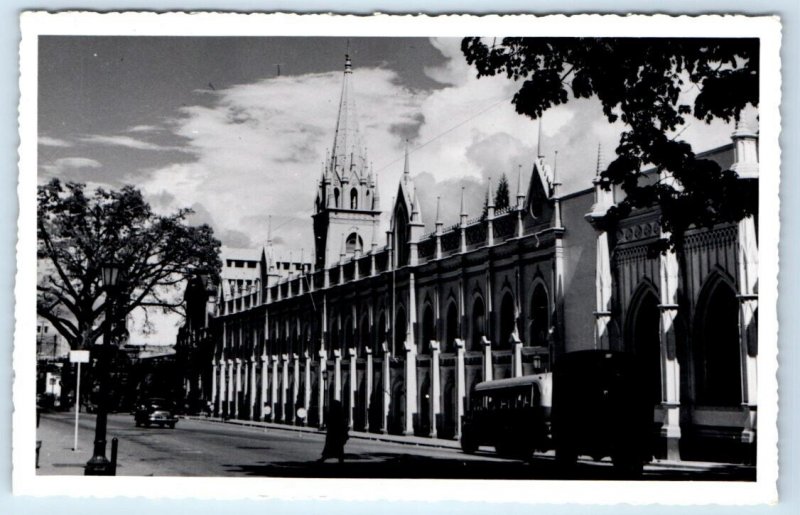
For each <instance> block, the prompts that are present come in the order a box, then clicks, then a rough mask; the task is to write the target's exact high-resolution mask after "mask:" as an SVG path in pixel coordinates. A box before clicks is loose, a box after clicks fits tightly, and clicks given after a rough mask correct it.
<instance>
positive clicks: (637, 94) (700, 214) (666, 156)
mask: <svg viewBox="0 0 800 515" xmlns="http://www.w3.org/2000/svg"><path fill="white" fill-rule="evenodd" d="M461 48H462V51H463V53H464V55H465V56H466V59H467V62H468V63H469V64H471V65H473V66H474V67H475V68H476V70H477V72H478V77H483V76H493V75H497V74H505V75H506V76H507V77H508V78H509V79H513V80H515V81H522V84H521V87H520V89H519V90H518V91H517V93H516V94H515V95H514V98H513V100H512V102H513V104H514V105H515V107H516V110H517V112H518V113H520V114H523V115H527V116H529V117H531V118H534V119H535V118H537V117H539V116H541V115H542V113H543V112H544V111H546V110H547V109H549V108H550V107H552V106H554V105H559V104H564V103H566V102H568V101H569V94H568V90H569V91H571V93H572V96H573V97H575V98H589V97H592V96H596V97H597V98H598V99H599V100H600V103H601V105H602V110H603V114H604V115H605V116H606V118H607V119H608V121H609V122H612V123H613V122H615V121H617V120H621V121H622V122H623V123H624V124H625V129H624V131H623V132H622V134H621V136H620V141H619V145H618V146H617V149H616V154H617V156H616V159H614V160H613V161H612V162H611V163H610V164H609V165H608V167H607V169H606V170H604V171H603V172H602V174H601V183H602V185H603V187H605V188H606V189H608V188H610V187H611V186H612V185H620V186H621V187H622V189H623V190H624V191H625V193H626V198H625V199H624V200H623V201H621V202H620V203H618V205H617V206H615V207H614V208H613V209H612V210H611V211H610V212H609V216H608V217H607V218H608V221H609V222H611V223H613V221H614V220H618V219H619V218H622V217H624V216H627V215H628V214H629V213H630V211H631V210H632V209H636V208H643V207H650V206H653V205H658V206H659V207H660V210H661V225H662V228H663V229H664V231H665V232H666V233H668V234H669V235H670V237H669V240H664V241H661V242H660V245H659V249H660V250H662V251H663V250H666V249H667V248H668V247H678V246H680V245H681V239H682V237H683V234H684V231H685V230H686V229H687V228H689V227H691V226H692V225H696V226H706V227H708V226H712V225H714V224H717V223H723V222H732V221H738V220H740V219H742V218H743V217H745V216H748V215H750V214H754V213H755V212H756V211H757V208H758V185H757V181H742V180H737V176H736V174H735V173H734V172H732V171H730V170H723V169H721V167H720V166H719V165H718V164H717V163H716V162H714V161H711V160H707V159H701V158H697V156H696V155H695V154H694V152H693V151H692V147H691V145H690V144H689V143H687V142H685V141H682V140H680V139H679V136H680V130H681V129H682V128H683V127H685V124H686V122H687V120H686V117H687V116H688V115H691V116H693V117H695V118H697V119H699V120H702V121H705V122H711V121H712V120H714V119H722V120H725V121H732V120H736V121H738V120H739V118H740V115H741V113H742V110H743V109H744V108H745V107H746V106H747V105H752V106H758V98H759V97H758V95H759V89H758V78H759V41H758V40H757V39H747V38H729V39H713V40H712V39H689V38H675V39H647V38H563V39H561V38H559V39H553V38H505V39H503V40H502V42H501V43H500V44H499V45H498V44H494V43H493V44H491V45H488V44H487V43H486V42H484V41H483V40H481V39H480V38H474V37H470V38H465V39H464V40H463V41H462V44H461ZM694 91H697V94H696V95H695V96H694V98H693V100H692V99H691V98H689V97H690V96H691V95H690V94H691V93H693V92H694ZM648 165H651V166H653V167H655V169H656V170H658V171H659V172H669V173H670V174H671V175H672V176H673V177H674V178H675V179H677V183H675V182H674V181H672V180H667V181H656V182H655V183H652V182H650V183H646V182H645V181H640V178H641V177H642V170H643V168H645V167H646V166H648Z"/></svg>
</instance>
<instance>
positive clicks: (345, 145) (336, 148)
mask: <svg viewBox="0 0 800 515" xmlns="http://www.w3.org/2000/svg"><path fill="white" fill-rule="evenodd" d="M352 78H353V64H352V61H350V56H349V55H346V56H345V60H344V80H343V81H342V96H341V98H340V100H339V116H338V118H337V120H336V132H335V133H334V137H333V150H332V151H331V154H330V163H329V165H328V168H329V170H331V171H332V172H334V173H335V175H336V176H338V178H339V179H340V180H341V179H343V178H344V179H345V180H347V178H348V177H347V176H348V174H349V173H350V172H351V171H352V172H353V173H354V174H355V175H356V176H357V177H358V178H360V177H361V176H362V175H365V174H366V171H367V170H366V168H367V166H366V151H365V150H364V146H363V144H362V142H361V134H360V131H359V128H358V116H357V113H356V104H355V100H354V99H353V84H352Z"/></svg>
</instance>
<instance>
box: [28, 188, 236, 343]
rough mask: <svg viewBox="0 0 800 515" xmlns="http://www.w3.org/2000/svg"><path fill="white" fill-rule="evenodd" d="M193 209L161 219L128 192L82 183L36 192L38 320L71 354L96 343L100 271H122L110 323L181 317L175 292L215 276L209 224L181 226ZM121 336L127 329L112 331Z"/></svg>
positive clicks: (102, 306)
mask: <svg viewBox="0 0 800 515" xmlns="http://www.w3.org/2000/svg"><path fill="white" fill-rule="evenodd" d="M190 213H191V210H188V209H182V210H179V211H178V212H177V213H175V214H172V215H168V216H161V215H158V214H156V213H154V212H153V210H152V209H151V207H150V205H149V204H148V203H147V202H145V200H144V199H143V197H142V194H141V192H139V191H138V190H137V189H135V188H133V187H131V186H125V187H123V188H122V189H120V190H118V191H113V190H105V189H97V190H95V191H94V192H93V193H87V191H86V189H85V186H84V185H83V184H77V183H66V184H62V183H61V182H60V181H59V180H58V179H53V180H52V181H50V182H49V183H48V184H46V185H42V186H39V189H38V213H37V214H38V217H37V232H38V259H39V282H38V285H37V290H38V295H37V311H38V314H39V315H40V316H42V317H44V318H45V319H47V320H48V321H50V322H51V323H52V324H53V326H54V327H55V328H56V330H57V331H58V332H59V333H60V334H61V335H63V336H64V338H65V339H66V340H67V341H68V342H69V344H70V346H71V347H72V348H73V349H78V348H85V347H86V346H88V345H91V344H92V343H94V342H95V341H96V340H97V338H98V337H99V336H100V335H102V334H103V333H104V331H105V329H106V324H108V321H107V320H105V317H104V313H105V310H106V307H107V306H108V305H107V304H106V303H107V302H108V301H109V299H108V297H107V296H106V294H105V292H104V290H103V288H102V284H101V281H102V277H101V275H102V274H101V267H102V265H103V264H104V263H107V262H111V261H113V262H116V263H118V264H119V265H120V267H121V272H120V280H119V284H118V286H117V288H116V293H115V295H113V296H111V297H112V298H113V299H114V305H113V313H114V319H116V320H124V319H125V317H126V316H127V315H129V314H130V313H131V312H132V311H133V310H134V309H137V308H144V309H145V310H147V309H149V308H161V309H164V310H171V311H175V312H180V309H181V301H180V298H179V297H178V298H176V295H175V294H176V293H177V292H178V288H179V287H180V285H181V284H182V283H183V282H184V281H185V280H186V279H187V278H188V277H190V276H192V275H194V274H199V273H204V274H210V275H212V276H214V277H216V276H217V275H218V274H219V270H220V268H221V263H220V261H219V247H220V242H219V241H218V240H217V239H215V238H214V234H213V231H212V229H211V228H210V227H209V226H207V225H201V226H198V227H193V226H189V225H187V224H186V216H187V215H189V214H190ZM110 329H111V330H112V333H113V335H115V336H119V335H120V333H122V332H123V331H124V327H122V326H119V327H115V326H113V325H112V326H111V327H110Z"/></svg>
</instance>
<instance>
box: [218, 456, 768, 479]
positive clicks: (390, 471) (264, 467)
mask: <svg viewBox="0 0 800 515" xmlns="http://www.w3.org/2000/svg"><path fill="white" fill-rule="evenodd" d="M225 467H226V470H228V471H229V472H231V473H236V474H243V475H248V476H262V477H298V478H299V477H305V478H383V479H425V478H433V479H538V480H548V479H550V480H556V479H580V480H615V479H616V480H620V479H626V480H629V479H631V478H623V477H620V476H619V475H618V474H617V472H616V471H615V470H614V468H613V466H612V465H611V463H610V462H588V461H587V462H584V461H581V462H579V463H578V464H577V465H576V466H575V467H574V468H573V469H571V470H569V471H565V470H564V469H562V468H560V467H559V466H558V465H557V464H556V463H555V461H554V460H553V458H551V457H538V456H537V457H535V458H534V459H532V460H531V461H529V462H525V461H495V462H486V461H477V460H473V459H457V458H440V457H430V456H420V455H410V454H394V453H366V454H346V455H345V460H344V463H338V462H337V461H335V460H330V461H327V462H324V463H317V462H316V461H310V462H309V461H261V462H257V463H255V464H247V465H234V464H227V465H225ZM651 469H653V470H651ZM638 479H640V480H645V481H646V480H659V481H664V480H672V481H687V480H703V481H754V480H755V470H754V469H743V468H742V467H739V466H735V465H731V466H730V467H726V466H715V467H714V468H709V469H699V468H697V467H695V468H680V467H674V468H671V469H664V468H660V469H655V468H654V467H649V468H648V469H647V470H645V472H644V474H643V475H642V476H641V477H640V478H638Z"/></svg>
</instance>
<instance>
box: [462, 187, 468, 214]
mask: <svg viewBox="0 0 800 515" xmlns="http://www.w3.org/2000/svg"><path fill="white" fill-rule="evenodd" d="M461 216H467V208H466V206H465V205H464V186H461Z"/></svg>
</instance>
